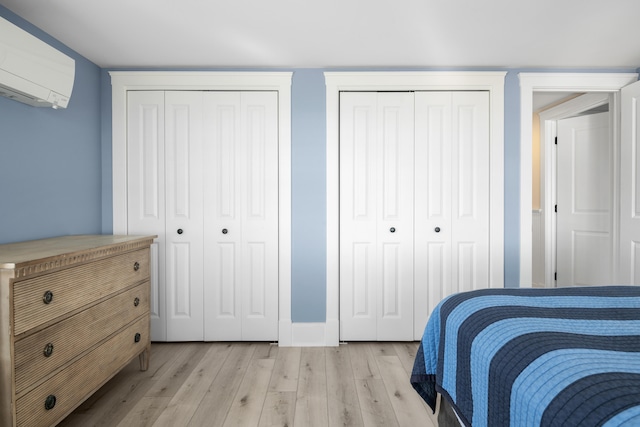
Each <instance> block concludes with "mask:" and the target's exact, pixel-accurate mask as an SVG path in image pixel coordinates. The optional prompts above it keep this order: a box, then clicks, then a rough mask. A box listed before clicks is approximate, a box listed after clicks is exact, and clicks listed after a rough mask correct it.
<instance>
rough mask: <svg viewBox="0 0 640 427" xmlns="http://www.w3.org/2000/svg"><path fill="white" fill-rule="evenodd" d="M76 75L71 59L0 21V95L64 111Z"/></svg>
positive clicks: (5, 21)
mask: <svg viewBox="0 0 640 427" xmlns="http://www.w3.org/2000/svg"><path fill="white" fill-rule="evenodd" d="M75 75H76V62H75V61H74V60H73V59H72V58H69V57H68V56H67V55H65V54H64V53H62V52H60V51H59V50H57V49H54V48H53V47H51V46H49V45H48V44H46V43H45V42H43V41H42V40H40V39H38V38H36V37H34V36H32V35H31V34H29V33H27V32H26V31H24V30H23V29H21V28H19V27H17V26H15V25H14V24H12V23H11V22H9V21H7V20H6V19H4V18H2V17H0V95H2V96H6V97H7V98H11V99H15V100H16V101H20V102H24V103H25V104H29V105H33V106H36V107H53V108H66V107H67V104H69V97H70V96H71V91H72V90H73V81H74V79H75Z"/></svg>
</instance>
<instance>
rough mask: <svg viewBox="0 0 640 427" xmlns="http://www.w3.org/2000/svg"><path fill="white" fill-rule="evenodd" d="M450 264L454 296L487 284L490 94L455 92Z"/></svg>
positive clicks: (453, 96) (453, 97)
mask: <svg viewBox="0 0 640 427" xmlns="http://www.w3.org/2000/svg"><path fill="white" fill-rule="evenodd" d="M452 106H453V109H452V127H453V135H452V137H453V141H452V144H451V157H452V161H451V215H452V216H451V228H452V235H451V244H452V250H451V264H452V269H451V271H452V274H451V280H452V283H454V284H457V289H456V288H455V286H454V289H453V292H464V291H470V290H474V289H483V288H488V287H489V285H490V283H489V211H490V209H489V208H490V206H489V174H490V173H491V169H490V164H489V93H488V92H453V95H452Z"/></svg>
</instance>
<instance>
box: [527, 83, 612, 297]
mask: <svg viewBox="0 0 640 427" xmlns="http://www.w3.org/2000/svg"><path fill="white" fill-rule="evenodd" d="M613 102H614V98H613V95H611V94H608V93H602V92H600V93H588V94H583V93H568V92H554V93H545V92H537V93H535V94H534V97H533V125H532V130H533V132H532V171H533V174H532V175H533V176H532V183H533V185H532V236H531V241H532V279H533V286H537V287H555V286H588V285H599V284H609V283H612V281H613V280H614V268H613V265H614V262H613V260H614V259H616V257H617V253H616V251H617V246H618V245H617V240H616V236H617V233H616V232H615V231H616V230H615V227H616V225H617V223H616V218H617V216H618V201H617V197H616V195H617V194H618V193H619V191H618V189H617V186H618V181H617V180H616V179H615V176H616V174H615V171H616V170H617V168H618V161H617V153H618V147H617V140H616V138H615V135H614V127H615V126H614V118H613V114H612V110H613V108H611V109H610V108H609V107H610V104H611V105H612V104H613Z"/></svg>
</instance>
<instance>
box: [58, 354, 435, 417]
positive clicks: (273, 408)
mask: <svg viewBox="0 0 640 427" xmlns="http://www.w3.org/2000/svg"><path fill="white" fill-rule="evenodd" d="M417 346H418V344H417V343H349V344H343V345H341V346H340V347H326V348H323V347H304V348H299V347H282V348H279V347H277V346H275V345H270V344H268V343H157V344H155V343H154V344H153V345H152V347H151V360H150V365H149V370H148V371H146V372H140V371H139V370H138V369H139V364H138V360H137V359H136V360H134V361H133V362H132V363H131V364H130V365H129V366H127V367H126V368H125V369H123V370H122V371H121V372H120V373H119V374H118V375H116V376H115V377H114V378H113V379H112V380H111V381H109V382H108V383H107V384H105V385H104V386H103V387H102V388H101V389H100V390H98V391H97V392H96V393H95V394H94V395H93V396H92V397H90V398H89V399H88V400H87V401H86V402H85V403H84V404H82V405H81V406H80V407H78V408H77V409H76V411H75V412H73V413H72V414H70V415H69V416H68V417H67V418H66V419H65V420H64V421H63V422H62V423H61V424H60V425H59V426H62V427H76V426H78V427H80V426H82V427H88V426H135V427H139V426H171V427H178V426H192V427H199V426H241V427H250V426H258V427H262V426H287V427H314V426H332V427H333V426H384V427H389V426H412V427H414V426H437V421H436V417H435V415H433V414H432V413H431V410H430V409H429V408H428V407H427V406H426V405H425V404H424V402H423V401H422V399H421V398H420V397H419V396H418V394H417V393H416V392H415V391H414V390H413V388H412V387H411V384H410V383H409V375H410V372H411V368H412V366H413V359H414V356H415V353H416V351H417Z"/></svg>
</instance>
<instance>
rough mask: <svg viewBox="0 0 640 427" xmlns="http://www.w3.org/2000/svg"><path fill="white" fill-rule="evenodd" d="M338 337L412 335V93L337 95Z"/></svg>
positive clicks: (408, 337)
mask: <svg viewBox="0 0 640 427" xmlns="http://www.w3.org/2000/svg"><path fill="white" fill-rule="evenodd" d="M340 111H341V113H340V114H341V122H342V123H343V124H344V125H343V126H341V130H340V133H341V134H340V141H341V143H340V168H341V170H340V206H341V209H340V230H341V232H340V262H341V268H340V281H341V286H340V292H341V296H340V298H341V307H340V310H341V313H340V326H341V338H342V339H345V340H389V339H400V340H402V339H411V336H412V321H413V302H412V301H413V94H412V93H342V94H341V105H340Z"/></svg>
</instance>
